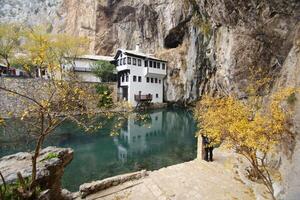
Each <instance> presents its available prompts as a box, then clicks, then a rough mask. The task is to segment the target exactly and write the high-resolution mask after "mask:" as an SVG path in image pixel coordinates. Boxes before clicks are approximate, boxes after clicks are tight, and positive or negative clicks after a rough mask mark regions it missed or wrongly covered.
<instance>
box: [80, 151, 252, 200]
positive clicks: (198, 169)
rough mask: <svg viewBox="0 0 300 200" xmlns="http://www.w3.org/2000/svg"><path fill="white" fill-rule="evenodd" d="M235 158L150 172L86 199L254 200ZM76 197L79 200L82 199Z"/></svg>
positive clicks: (217, 158)
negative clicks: (140, 177)
mask: <svg viewBox="0 0 300 200" xmlns="http://www.w3.org/2000/svg"><path fill="white" fill-rule="evenodd" d="M233 163H234V162H233V158H232V157H231V158H230V156H229V157H228V156H226V157H225V155H221V154H220V155H217V157H216V159H215V162H212V163H207V162H205V161H201V160H194V161H191V162H187V163H182V164H178V165H174V166H170V167H167V168H162V169H160V170H157V171H153V172H150V173H149V176H147V177H145V178H142V179H139V180H133V181H129V182H125V183H123V184H121V185H118V186H115V187H111V188H109V189H106V190H103V191H100V192H98V193H95V194H92V195H89V196H87V197H86V198H85V199H86V200H95V199H98V200H116V199H128V200H141V199H143V200H164V199H170V200H173V199H178V200H186V199H188V200H199V199H201V200H205V199H209V200H211V199H218V200H222V199H224V200H225V199H226V200H228V199H243V200H248V199H249V200H250V199H255V197H254V195H253V193H252V190H251V189H250V188H248V187H247V186H246V185H245V184H243V182H242V181H241V180H240V178H239V177H238V175H237V173H236V172H235V170H233V169H234V164H233ZM80 199H81V198H80V197H77V198H76V200H80Z"/></svg>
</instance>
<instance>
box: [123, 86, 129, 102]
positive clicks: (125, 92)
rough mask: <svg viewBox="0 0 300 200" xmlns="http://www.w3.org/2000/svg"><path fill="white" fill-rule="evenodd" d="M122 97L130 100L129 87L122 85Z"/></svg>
mask: <svg viewBox="0 0 300 200" xmlns="http://www.w3.org/2000/svg"><path fill="white" fill-rule="evenodd" d="M122 99H123V100H126V101H128V87H122Z"/></svg>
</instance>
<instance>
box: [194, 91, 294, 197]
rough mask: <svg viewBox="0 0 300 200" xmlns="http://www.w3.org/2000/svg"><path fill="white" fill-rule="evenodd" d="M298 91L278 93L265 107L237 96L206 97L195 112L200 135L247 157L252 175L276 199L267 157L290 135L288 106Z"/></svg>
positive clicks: (270, 167)
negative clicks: (287, 132)
mask: <svg viewBox="0 0 300 200" xmlns="http://www.w3.org/2000/svg"><path fill="white" fill-rule="evenodd" d="M295 92H296V90H295V89H293V88H287V89H282V90H280V91H278V92H276V93H275V94H273V95H272V96H271V97H270V99H269V103H268V104H267V106H266V107H265V108H263V105H260V106H257V103H253V101H241V100H238V99H237V98H236V97H234V96H227V97H222V98H214V97H211V96H205V97H204V98H203V99H202V100H201V101H200V102H199V103H198V105H197V108H196V110H195V116H196V118H197V120H198V121H199V128H200V132H199V134H202V135H206V136H207V137H209V138H211V139H212V141H213V143H215V144H218V143H220V142H223V144H224V146H225V147H227V148H229V149H234V150H235V151H236V152H237V153H238V154H241V155H242V156H244V157H245V158H246V159H247V160H248V161H249V162H250V164H251V166H252V172H253V174H252V175H253V176H254V177H256V178H259V179H261V180H262V182H263V183H264V185H265V186H266V187H267V189H268V191H269V192H270V194H271V195H272V197H273V198H274V199H275V197H274V195H273V193H274V189H273V186H272V183H273V180H272V175H271V171H272V166H270V165H269V164H268V162H267V154H268V153H270V152H272V150H274V148H275V146H276V145H277V144H279V143H280V141H281V140H282V138H283V137H284V135H285V134H286V132H285V131H286V130H287V122H288V118H289V114H290V112H289V110H288V106H287V104H284V103H285V102H286V100H287V99H288V97H289V96H290V95H292V94H294V93H295ZM253 99H254V98H253Z"/></svg>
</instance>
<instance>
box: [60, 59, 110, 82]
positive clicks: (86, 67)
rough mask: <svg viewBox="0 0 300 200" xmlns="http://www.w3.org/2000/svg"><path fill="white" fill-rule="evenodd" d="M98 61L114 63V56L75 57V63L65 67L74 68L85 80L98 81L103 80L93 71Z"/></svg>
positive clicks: (81, 78)
mask: <svg viewBox="0 0 300 200" xmlns="http://www.w3.org/2000/svg"><path fill="white" fill-rule="evenodd" d="M97 61H108V62H111V63H113V61H114V58H113V57H110V56H97V55H84V56H80V57H77V58H75V59H74V63H73V64H72V65H71V64H69V65H67V66H66V68H65V69H67V70H73V71H74V72H75V74H76V75H77V76H78V78H79V79H80V80H82V81H83V82H92V83H95V82H96V83H97V82H101V80H100V79H99V78H98V77H96V76H95V75H94V74H93V72H92V66H93V64H95V63H96V62H97Z"/></svg>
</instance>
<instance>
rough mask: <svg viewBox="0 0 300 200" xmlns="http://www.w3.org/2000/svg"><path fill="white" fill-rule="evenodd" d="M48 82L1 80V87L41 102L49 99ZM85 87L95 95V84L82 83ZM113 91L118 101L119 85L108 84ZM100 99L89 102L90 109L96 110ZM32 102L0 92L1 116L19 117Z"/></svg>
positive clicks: (19, 79) (38, 80) (15, 79)
mask: <svg viewBox="0 0 300 200" xmlns="http://www.w3.org/2000/svg"><path fill="white" fill-rule="evenodd" d="M47 81H48V80H44V79H21V78H0V86H5V87H7V88H11V89H13V90H16V91H18V92H21V93H24V94H30V96H33V97H35V98H37V99H39V100H43V99H46V98H47V93H46V92H45V87H47V85H48V84H47ZM82 84H83V86H84V87H86V88H88V90H89V91H88V92H90V93H95V92H96V91H95V89H94V88H95V85H96V84H95V83H82ZM106 84H108V85H109V87H110V88H111V89H112V90H113V94H112V96H113V100H114V101H115V102H116V100H117V85H116V83H106ZM97 101H98V99H97V98H95V99H94V101H92V102H88V105H87V106H89V107H91V108H95V109H96V106H97V104H98V102H97ZM30 103H31V102H30V101H28V100H26V99H24V98H20V97H19V96H16V95H12V94H9V93H7V92H4V91H3V90H0V115H1V116H4V117H9V116H10V115H13V116H19V114H20V112H22V111H23V110H24V109H25V108H27V107H28V105H30Z"/></svg>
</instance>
